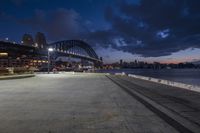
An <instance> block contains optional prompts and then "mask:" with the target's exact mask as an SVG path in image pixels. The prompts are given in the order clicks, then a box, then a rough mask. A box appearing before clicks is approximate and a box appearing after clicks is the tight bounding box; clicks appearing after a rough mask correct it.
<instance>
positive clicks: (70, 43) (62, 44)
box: [49, 40, 99, 60]
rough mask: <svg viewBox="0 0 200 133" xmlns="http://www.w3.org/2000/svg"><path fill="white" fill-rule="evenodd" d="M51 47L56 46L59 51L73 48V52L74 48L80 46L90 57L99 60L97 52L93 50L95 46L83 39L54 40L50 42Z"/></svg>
mask: <svg viewBox="0 0 200 133" xmlns="http://www.w3.org/2000/svg"><path fill="white" fill-rule="evenodd" d="M49 47H52V48H54V49H55V50H58V51H62V52H64V51H65V52H67V51H68V52H70V51H69V50H70V49H71V50H72V51H71V52H73V50H74V51H75V50H77V48H80V49H82V50H84V51H85V52H86V53H87V54H88V56H89V57H90V58H94V59H97V60H99V58H98V56H97V54H96V52H95V51H94V50H93V48H92V47H91V46H90V45H89V44H87V43H86V42H84V41H82V40H63V41H58V42H54V43H51V44H49ZM73 48H74V49H73Z"/></svg>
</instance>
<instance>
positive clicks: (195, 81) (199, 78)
mask: <svg viewBox="0 0 200 133" xmlns="http://www.w3.org/2000/svg"><path fill="white" fill-rule="evenodd" d="M98 72H105V73H119V72H125V73H126V74H135V75H142V76H148V77H154V78H159V79H166V80H170V81H176V82H181V83H185V84H192V85H199V86H200V69H159V70H154V69H114V70H99V71H98Z"/></svg>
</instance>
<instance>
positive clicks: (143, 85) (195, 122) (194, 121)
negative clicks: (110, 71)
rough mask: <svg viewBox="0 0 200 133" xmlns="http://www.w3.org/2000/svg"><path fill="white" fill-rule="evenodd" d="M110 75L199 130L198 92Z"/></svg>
mask: <svg viewBox="0 0 200 133" xmlns="http://www.w3.org/2000/svg"><path fill="white" fill-rule="evenodd" d="M111 77H112V79H115V80H116V81H117V82H118V83H119V84H123V85H125V86H126V87H127V88H129V90H130V91H134V92H138V93H140V94H142V95H143V96H145V97H147V98H149V99H150V100H152V101H155V102H156V103H157V104H158V105H161V106H162V107H164V108H166V109H167V110H169V111H170V112H173V114H175V115H177V116H180V117H181V118H184V119H185V121H188V122H189V123H190V126H189V127H191V125H192V126H195V127H196V129H197V130H198V132H200V116H199V114H200V93H198V92H194V91H190V90H186V89H182V88H177V87H172V86H167V85H163V84H158V83H154V82H150V81H146V80H141V79H136V78H130V77H127V76H111ZM173 119H174V118H173ZM180 124H183V121H180Z"/></svg>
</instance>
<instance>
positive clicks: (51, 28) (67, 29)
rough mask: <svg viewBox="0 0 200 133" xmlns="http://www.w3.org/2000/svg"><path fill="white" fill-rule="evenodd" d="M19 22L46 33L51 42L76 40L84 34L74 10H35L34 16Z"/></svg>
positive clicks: (80, 21)
mask: <svg viewBox="0 0 200 133" xmlns="http://www.w3.org/2000/svg"><path fill="white" fill-rule="evenodd" d="M19 22H20V23H21V24H25V25H28V26H31V27H32V28H34V29H40V30H42V31H44V32H46V33H47V34H48V36H49V38H50V39H51V40H56V39H70V38H76V37H79V36H80V35H81V34H82V33H83V32H85V30H84V26H83V25H82V20H81V17H80V16H79V14H78V13H77V12H76V11H74V10H67V9H57V10H55V11H50V12H45V11H43V10H36V11H35V14H34V16H32V17H31V18H26V19H21V20H19Z"/></svg>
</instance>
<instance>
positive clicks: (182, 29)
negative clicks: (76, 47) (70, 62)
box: [0, 0, 200, 57]
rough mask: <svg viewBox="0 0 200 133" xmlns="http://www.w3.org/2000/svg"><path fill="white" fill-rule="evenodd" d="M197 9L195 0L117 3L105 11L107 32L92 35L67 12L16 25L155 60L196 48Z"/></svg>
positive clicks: (199, 41) (199, 35)
mask: <svg viewBox="0 0 200 133" xmlns="http://www.w3.org/2000/svg"><path fill="white" fill-rule="evenodd" d="M14 1H16V2H17V1H18V0H14ZM20 1H21V2H22V1H23V0H19V2H20ZM199 7H200V1H199V0H140V1H139V3H137V2H136V3H128V2H126V1H125V0H121V1H119V2H117V4H116V5H114V6H113V5H112V6H111V7H108V8H106V9H105V15H104V16H105V20H106V21H107V23H109V24H110V28H109V29H102V30H96V31H94V30H90V28H89V26H88V25H91V23H92V22H91V21H89V20H86V21H84V20H82V18H81V16H80V15H79V13H77V12H76V11H74V10H67V9H57V10H54V11H43V10H36V11H35V14H34V16H30V18H25V19H20V20H17V21H18V22H19V23H21V24H25V25H28V26H31V27H32V28H33V29H37V30H41V31H44V32H45V33H47V34H48V37H49V40H60V39H73V38H76V39H77V38H78V39H86V40H87V41H88V42H89V43H90V44H94V45H96V46H101V47H104V48H108V47H110V46H111V47H112V48H114V49H117V50H122V51H124V52H129V53H133V54H139V55H141V56H144V57H158V56H166V55H170V54H172V53H173V52H178V51H180V50H184V49H187V48H200V24H199V22H200V8H199ZM0 16H3V15H2V13H1V12H0ZM4 16H5V15H4ZM94 17H95V16H94ZM94 25H95V24H94Z"/></svg>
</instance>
